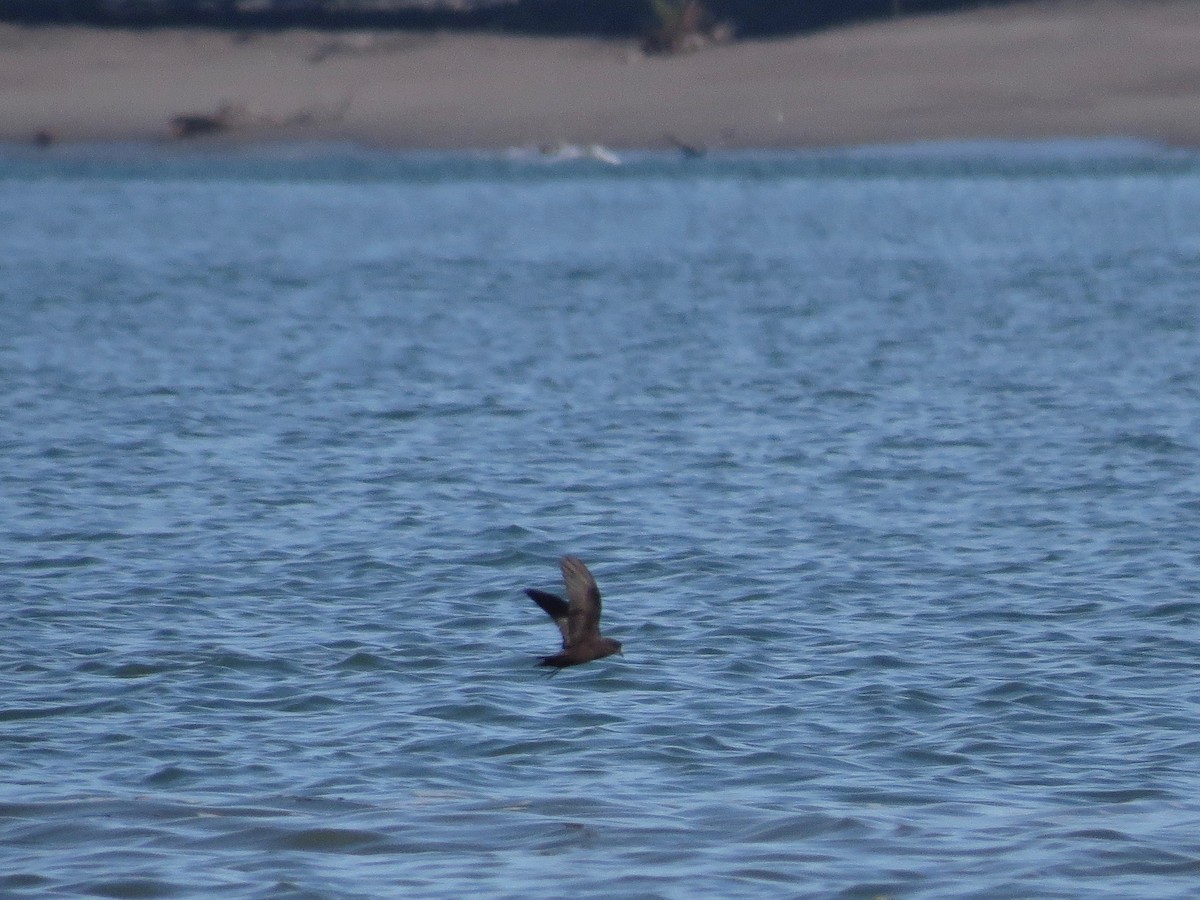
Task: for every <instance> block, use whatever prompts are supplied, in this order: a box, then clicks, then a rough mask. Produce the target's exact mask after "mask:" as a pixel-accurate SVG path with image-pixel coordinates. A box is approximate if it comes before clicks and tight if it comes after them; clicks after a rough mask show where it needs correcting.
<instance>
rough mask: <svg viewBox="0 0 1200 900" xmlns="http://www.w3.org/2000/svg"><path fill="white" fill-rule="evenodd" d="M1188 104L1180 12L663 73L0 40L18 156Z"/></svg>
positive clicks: (730, 129)
mask: <svg viewBox="0 0 1200 900" xmlns="http://www.w3.org/2000/svg"><path fill="white" fill-rule="evenodd" d="M1198 110H1200V3H1195V2H1194V0H1124V2H1120V0H1045V2H1035V3H1030V4H1028V5H1019V6H1016V7H1008V8H1005V9H997V10H986V9H984V10H978V11H973V12H968V13H957V14H952V15H945V16H928V17H919V18H913V19H907V20H901V21H895V22H881V23H877V24H870V25H863V26H856V27H852V28H844V29H836V30H832V31H828V32H824V33H820V34H815V35H808V36H802V37H794V38H789V39H783V40H771V41H753V42H751V41H746V42H735V43H731V44H725V45H720V46H712V47H708V48H706V49H703V50H700V51H698V52H694V53H690V54H686V55H678V56H671V57H648V56H645V55H643V54H642V53H640V52H639V51H638V49H637V48H636V46H635V45H633V44H632V43H622V42H609V41H599V40H584V39H578V40H577V39H557V38H556V39H543V38H527V37H508V36H494V35H457V34H413V33H397V32H379V33H361V34H336V35H331V34H322V33H317V32H306V31H289V32H281V33H271V34H252V35H233V34H227V33H221V32H214V31H202V30H201V31H188V30H162V31H120V30H118V31H98V30H89V29H85V28H74V27H44V28H22V27H16V26H0V139H2V140H8V141H22V142H23V141H29V140H32V139H33V136H34V135H35V134H37V133H38V132H44V133H45V134H46V136H47V137H49V136H52V137H53V138H54V139H56V140H63V141H77V140H89V141H93V140H130V139H133V140H167V139H170V138H171V135H172V120H173V119H174V118H175V117H177V116H180V115H184V114H189V115H193V116H197V117H210V118H211V119H212V123H213V124H214V125H215V126H217V129H216V130H217V131H218V132H219V133H217V134H216V136H215V137H214V136H212V135H210V136H207V137H204V138H202V139H203V140H209V141H212V140H216V141H222V140H263V139H310V138H317V139H350V140H357V141H362V142H364V143H368V144H372V145H378V146H384V147H396V148H495V147H508V146H520V145H534V144H537V145H546V144H553V143H556V142H571V143H579V144H587V143H592V142H595V143H601V144H606V145H609V146H613V147H618V148H620V147H649V148H653V147H663V146H669V145H670V143H671V142H672V140H674V139H677V140H680V141H684V142H688V143H693V144H698V145H703V146H708V147H764V148H773V147H813V146H829V145H840V144H858V143H876V142H894V141H915V140H940V139H976V138H1049V137H1076V138H1077V137H1109V136H1123V137H1142V138H1149V139H1154V140H1161V141H1164V142H1168V143H1173V144H1180V145H1188V146H1196V145H1200V116H1197V111H1198ZM197 121H201V120H200V119H197ZM185 130H187V129H184V128H182V127H181V126H180V123H179V122H178V121H177V122H176V123H175V131H176V132H182V131H185ZM199 130H200V131H204V129H203V128H201V129H199Z"/></svg>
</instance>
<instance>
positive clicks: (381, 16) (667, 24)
mask: <svg viewBox="0 0 1200 900" xmlns="http://www.w3.org/2000/svg"><path fill="white" fill-rule="evenodd" d="M1013 2H1021V0H991V2H981V0H0V20H5V21H9V22H24V23H30V24H46V23H72V24H85V25H98V26H132V27H158V26H180V25H185V26H210V27H218V28H258V29H269V28H291V27H307V28H328V29H345V28H412V29H451V30H475V31H478V30H488V31H510V32H518V33H525V34H577V35H603V36H610V37H640V38H642V39H643V40H645V41H646V42H647V47H648V49H651V50H661V51H665V52H670V51H674V50H680V49H687V47H688V46H689V41H700V42H703V41H704V40H712V39H725V38H728V37H765V36H769V35H777V34H788V33H794V32H800V31H811V30H815V29H820V28H827V27H830V26H835V25H841V24H846V23H849V22H857V21H866V20H870V19H880V18H889V17H895V16H902V15H910V14H921V13H934V12H945V11H950V10H954V9H964V8H977V7H980V6H1001V5H1006V4H1010V3H1013Z"/></svg>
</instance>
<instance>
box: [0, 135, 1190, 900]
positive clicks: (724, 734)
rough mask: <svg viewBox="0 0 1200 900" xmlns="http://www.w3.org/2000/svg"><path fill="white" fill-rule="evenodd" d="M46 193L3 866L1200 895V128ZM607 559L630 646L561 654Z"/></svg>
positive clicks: (16, 323)
mask: <svg viewBox="0 0 1200 900" xmlns="http://www.w3.org/2000/svg"><path fill="white" fill-rule="evenodd" d="M1035 149H1036V148H1035ZM0 209H3V210H4V211H5V214H4V215H3V216H0V246H2V247H3V248H4V259H3V262H0V309H2V312H3V326H2V328H0V383H2V385H3V391H0V422H2V423H3V426H4V427H3V429H2V430H0V452H2V457H0V458H2V459H3V461H4V478H3V482H2V484H3V487H2V488H0V602H2V603H3V608H4V611H5V615H4V627H3V632H2V634H3V640H2V641H0V671H2V672H3V675H4V677H3V681H4V685H5V690H4V692H3V695H2V697H0V771H3V772H4V778H3V779H2V780H0V892H2V893H4V894H5V895H7V896H23V895H40V894H48V893H56V894H87V895H100V896H111V897H159V896H164V897H165V896H206V897H208V896H231V897H268V896H269V897H289V896H294V897H381V896H400V895H403V894H416V895H423V896H447V897H461V896H464V895H466V894H468V893H471V892H474V893H480V894H484V895H504V896H514V897H517V896H520V897H531V896H533V897H536V896H596V897H599V896H657V897H689V896H695V895H708V896H715V895H723V896H733V895H739V896H763V897H768V896H769V897H775V896H781V895H785V896H786V895H793V896H846V897H875V896H891V897H907V896H914V897H967V896H980V897H982V896H987V897H1004V896H1014V897H1018V896H1019V897H1030V896H1038V897H1078V896H1089V897H1132V896H1155V897H1190V896H1194V895H1195V893H1196V886H1197V883H1198V879H1200V800H1198V799H1197V798H1198V797H1200V762H1198V760H1200V705H1198V693H1197V687H1198V676H1200V598H1198V589H1200V577H1198V563H1200V475H1198V473H1200V466H1198V454H1197V451H1198V448H1200V340H1198V339H1200V334H1198V331H1200V329H1198V324H1197V313H1198V301H1200V290H1198V288H1197V285H1198V284H1200V281H1198V276H1200V160H1198V159H1197V158H1196V157H1192V156H1188V155H1186V154H1183V155H1181V154H1171V153H1165V152H1162V151H1157V150H1154V149H1153V148H1140V149H1139V148H1136V147H1135V148H1132V149H1131V148H1122V149H1120V150H1119V152H1109V151H1106V150H1105V149H1104V148H1102V147H1076V148H1070V149H1069V150H1064V151H1062V152H1055V153H1043V152H1040V151H1039V152H1031V151H1030V149H1029V148H1020V147H1014V148H992V149H991V150H988V149H987V148H959V149H958V150H954V149H953V148H950V149H943V150H921V149H915V150H907V151H904V150H901V151H877V152H866V153H863V152H858V153H846V154H842V155H838V154H832V155H826V156H797V157H755V156H746V157H735V158H714V159H709V160H702V161H697V162H693V163H682V162H676V161H674V160H669V159H665V158H655V157H648V158H645V159H640V160H634V161H633V162H632V163H631V164H629V165H627V166H624V167H621V168H619V169H604V168H600V167H593V166H591V165H588V164H583V163H581V164H579V165H574V166H561V167H546V166H537V165H529V164H523V163H519V162H514V161H509V160H502V159H501V160H489V159H472V158H449V157H447V158H441V159H439V158H436V157H434V158H412V157H407V158H388V157H377V156H371V155H368V154H355V153H353V152H349V151H334V152H323V153H316V154H311V155H306V154H299V153H298V154H295V155H291V154H290V152H280V153H265V154H263V155H254V154H250V155H247V156H242V157H239V156H230V157H224V158H204V157H180V156H176V155H171V154H156V153H153V152H144V153H143V154H142V155H134V156H132V157H130V156H127V155H123V154H121V153H114V154H104V153H95V154H88V153H82V154H80V153H75V152H70V151H63V152H62V153H60V154H59V155H54V154H53V153H52V154H51V155H49V156H43V157H40V158H34V157H31V156H28V155H24V154H22V153H10V154H9V155H8V156H7V157H4V158H3V159H0ZM566 552H571V553H576V554H578V555H580V556H582V557H583V558H584V559H585V560H586V561H587V562H588V563H589V565H590V566H591V567H592V569H593V571H594V572H595V574H596V576H597V578H598V579H599V581H600V585H601V588H602V590H603V591H604V596H605V629H606V631H607V632H608V633H610V634H611V635H612V636H613V637H616V638H618V639H619V640H622V641H624V643H625V650H626V655H625V656H624V658H621V657H613V658H611V659H608V660H603V661H601V662H597V663H594V664H591V665H588V666H586V667H581V668H576V669H571V670H567V671H564V672H563V673H561V674H560V675H558V676H557V677H555V678H553V679H547V678H546V677H545V676H544V674H542V673H540V672H539V671H538V670H537V669H536V668H534V666H533V662H534V661H535V658H536V656H537V655H538V654H540V653H547V652H552V651H553V650H554V649H555V647H556V645H557V634H556V632H555V629H554V626H553V624H552V623H551V622H550V621H549V619H547V618H546V617H545V616H544V615H543V614H542V613H541V611H540V610H538V609H537V608H536V607H535V606H534V605H533V604H532V603H530V602H529V601H528V600H527V599H526V598H525V596H524V595H523V593H522V589H523V588H525V587H527V586H536V587H541V588H544V589H554V590H557V589H558V588H559V576H558V571H557V558H558V556H559V555H560V554H562V553H566Z"/></svg>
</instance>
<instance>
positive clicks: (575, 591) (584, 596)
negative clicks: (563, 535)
mask: <svg viewBox="0 0 1200 900" xmlns="http://www.w3.org/2000/svg"><path fill="white" fill-rule="evenodd" d="M561 565H562V573H563V581H564V582H566V585H567V599H566V600H564V599H563V598H562V597H559V596H558V595H556V594H548V593H546V592H545V591H538V590H534V589H533V588H528V589H526V591H525V593H526V594H528V595H529V598H530V599H531V600H533V602H534V603H536V604H537V605H538V606H540V607H541V608H542V609H544V610H545V611H546V615H548V616H549V617H550V618H551V619H553V620H554V624H555V625H557V626H558V630H559V631H561V632H562V646H563V648H562V652H561V653H556V654H554V655H553V656H543V657H542V661H541V662H540V663H539V665H543V666H553V667H554V668H556V669H562V668H565V667H566V666H577V665H579V664H580V663H585V662H591V661H592V660H593V659H603V658H604V657H606V656H612V655H613V654H614V653H620V652H621V642H620V641H614V640H613V639H612V638H606V637H601V635H600V588H598V587H597V586H596V579H595V578H593V577H592V573H591V572H589V571H588V570H587V566H585V565H584V564H583V562H582V561H581V560H579V559H576V558H575V557H574V556H564V557H563V558H562V561H561Z"/></svg>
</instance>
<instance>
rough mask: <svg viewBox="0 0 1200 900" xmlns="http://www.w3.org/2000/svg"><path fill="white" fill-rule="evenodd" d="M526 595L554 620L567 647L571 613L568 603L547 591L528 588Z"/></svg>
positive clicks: (564, 645)
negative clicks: (568, 622)
mask: <svg viewBox="0 0 1200 900" xmlns="http://www.w3.org/2000/svg"><path fill="white" fill-rule="evenodd" d="M525 593H526V594H528V595H529V599H530V600H532V601H533V602H534V603H536V604H537V605H538V606H540V607H541V608H542V609H544V610H545V611H546V615H548V616H549V617H550V618H552V619H553V620H554V624H555V625H557V626H558V630H559V631H561V632H562V639H563V647H566V646H567V620H568V617H569V612H570V608H569V607H568V605H567V601H566V600H564V599H563V598H562V597H559V596H558V595H556V594H548V593H546V592H545V591H539V590H535V589H534V588H526V589H525Z"/></svg>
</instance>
